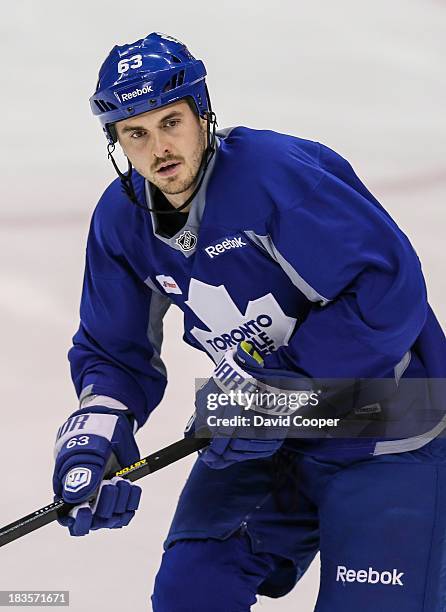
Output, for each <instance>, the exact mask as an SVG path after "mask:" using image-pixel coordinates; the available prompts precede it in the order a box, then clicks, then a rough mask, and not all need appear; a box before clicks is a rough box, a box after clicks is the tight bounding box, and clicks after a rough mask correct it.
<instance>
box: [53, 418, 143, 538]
mask: <svg viewBox="0 0 446 612" xmlns="http://www.w3.org/2000/svg"><path fill="white" fill-rule="evenodd" d="M98 408H99V409H100V407H98V406H95V407H94V411H89V412H87V413H79V412H78V413H74V415H73V416H71V417H70V418H69V419H68V420H67V421H66V422H65V423H64V424H63V425H62V427H61V428H60V429H59V431H58V434H57V439H56V446H55V449H54V455H55V460H56V464H55V468H54V474H53V489H54V493H55V495H56V497H58V498H61V497H62V498H63V499H64V501H66V502H68V503H70V504H75V507H74V508H73V509H72V510H71V511H70V513H69V515H67V516H65V517H60V519H59V523H60V524H62V525H64V526H66V527H68V529H69V531H70V534H71V535H73V536H81V535H86V534H87V533H88V532H89V531H90V530H95V529H100V528H108V529H116V528H119V527H124V526H125V525H128V523H129V522H130V521H131V519H132V518H133V516H134V515H135V511H136V510H137V508H138V505H139V500H140V497H141V489H140V487H138V486H137V485H134V484H132V483H130V482H129V481H127V480H124V479H123V478H119V477H113V478H111V479H104V475H107V474H110V473H113V472H116V471H117V470H119V468H120V467H122V466H127V465H130V464H132V463H134V462H135V461H138V459H139V451H138V447H137V445H136V442H135V438H134V436H133V432H132V428H131V425H130V421H129V420H128V418H127V417H126V416H125V415H124V414H122V415H121V414H110V413H101V412H98V411H97V410H98Z"/></svg>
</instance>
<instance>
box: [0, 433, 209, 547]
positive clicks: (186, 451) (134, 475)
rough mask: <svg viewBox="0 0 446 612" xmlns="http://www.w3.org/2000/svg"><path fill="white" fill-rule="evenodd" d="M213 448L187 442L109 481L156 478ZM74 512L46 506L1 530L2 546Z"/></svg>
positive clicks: (196, 441)
mask: <svg viewBox="0 0 446 612" xmlns="http://www.w3.org/2000/svg"><path fill="white" fill-rule="evenodd" d="M208 444H209V439H207V438H183V439H182V440H178V442H174V443H173V444H170V445H169V446H166V447H165V448H162V449H161V450H159V451H158V452H156V453H152V454H151V455H148V456H147V457H144V458H143V459H140V460H139V461H137V462H136V463H133V464H132V465H129V466H127V467H125V468H123V469H121V470H119V472H115V473H113V474H108V475H107V476H106V478H112V477H113V476H121V477H122V478H125V479H126V480H130V481H131V482H134V481H135V480H139V479H140V478H143V477H144V476H147V474H152V473H153V472H156V471H158V470H160V469H162V468H164V467H166V466H168V465H170V464H171V463H174V462H175V461H178V460H179V459H183V458H184V457H187V456H188V455H190V454H192V453H193V452H195V451H198V450H200V449H202V448H204V447H205V446H207V445H208ZM72 508H73V505H72V504H66V503H65V502H64V501H63V500H62V499H57V500H56V501H54V502H53V503H51V504H48V505H47V506H43V507H42V508H39V510H36V511H35V512H32V513H31V514H27V515H26V516H24V517H22V518H20V519H18V520H17V521H14V522H13V523H10V524H9V525H6V526H5V527H2V528H1V529H0V546H4V545H5V544H8V543H9V542H13V541H14V540H17V539H18V538H21V537H22V536H24V535H26V534H27V533H31V532H32V531H35V530H36V529H39V528H40V527H43V526H44V525H48V524H49V523H52V522H53V521H55V520H56V519H57V518H58V517H59V516H63V515H66V514H68V512H69V511H70V510H71V509H72Z"/></svg>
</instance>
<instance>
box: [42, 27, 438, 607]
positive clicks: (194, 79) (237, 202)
mask: <svg viewBox="0 0 446 612" xmlns="http://www.w3.org/2000/svg"><path fill="white" fill-rule="evenodd" d="M205 75H206V72H205V68H204V65H203V63H202V62H201V61H199V60H196V59H195V58H194V57H193V56H192V55H191V54H190V52H189V51H188V49H187V48H186V47H185V46H184V45H183V44H182V43H180V42H179V41H177V40H175V39H174V38H172V37H170V36H166V35H163V34H158V33H152V34H150V35H148V36H147V37H146V38H143V39H141V40H138V41H136V42H134V43H132V44H128V45H123V46H120V47H114V49H113V50H112V51H111V53H110V55H109V56H108V57H107V59H106V60H105V62H104V64H103V65H102V67H101V70H100V73H99V79H98V83H97V87H96V91H95V93H94V95H93V96H92V98H91V107H92V110H93V113H94V114H95V115H97V116H98V117H99V119H100V122H101V124H102V127H103V130H104V132H105V135H106V137H107V140H108V152H109V157H110V159H111V161H112V162H113V164H114V166H115V168H116V170H117V172H118V174H119V177H118V179H116V180H115V181H114V182H113V183H112V184H111V185H110V186H109V187H108V188H107V189H106V191H105V193H104V195H103V196H102V198H101V200H100V202H99V204H98V206H97V207H96V209H95V211H94V214H93V218H92V222H91V227H90V233H89V237H88V245H87V260H86V269H85V279H84V288H83V295H82V303H81V323H80V327H79V330H78V332H77V333H76V335H75V336H74V341H73V347H72V349H71V350H70V353H69V359H70V363H71V368H72V376H73V381H74V384H75V387H76V391H77V393H78V395H79V400H80V405H79V408H78V410H76V411H75V412H74V413H73V414H72V415H71V417H70V418H69V419H68V420H67V421H66V423H65V424H64V425H62V427H61V429H60V430H59V433H58V438H57V443H56V449H55V456H56V465H55V471H54V479H53V482H54V491H55V493H56V494H57V495H58V496H62V497H63V498H64V499H65V500H67V501H70V502H72V503H76V504H78V505H77V506H76V508H75V510H74V511H73V512H72V513H71V516H69V517H67V518H66V519H64V520H63V523H64V524H65V525H67V526H68V527H69V530H70V533H71V534H72V535H84V534H86V533H88V532H89V531H90V530H94V529H98V528H101V527H108V528H116V527H121V526H123V525H126V524H127V523H128V522H129V521H130V520H131V518H132V516H133V515H134V513H135V510H136V509H137V506H138V502H139V496H140V489H139V488H138V487H137V486H136V485H131V484H130V483H129V482H126V481H123V480H122V479H119V478H114V479H113V480H111V481H107V480H104V479H103V477H104V473H105V472H108V471H109V470H110V469H111V466H112V465H114V466H118V465H121V466H122V465H126V464H129V463H132V462H133V461H134V460H136V459H137V458H138V457H139V454H138V448H137V445H136V442H135V439H134V435H135V433H136V431H137V430H138V429H139V428H140V427H142V426H143V425H144V423H145V422H146V421H147V419H148V417H149V415H150V413H151V412H152V410H153V409H154V408H155V407H156V406H157V404H159V402H160V401H161V398H162V396H163V392H164V389H165V385H166V372H165V367H164V364H163V362H162V360H161V357H160V348H161V341H162V318H163V315H164V314H165V312H166V310H167V308H168V307H169V305H171V304H175V305H176V306H178V307H179V308H180V309H181V310H182V311H183V313H184V336H183V338H184V340H185V341H186V342H187V343H188V344H189V345H191V346H192V347H194V348H197V349H198V350H201V351H204V352H206V353H207V354H208V355H209V357H210V358H211V360H212V361H213V362H214V364H215V365H214V366H213V367H215V371H214V374H213V375H212V374H211V371H210V375H211V378H210V379H209V381H208V382H207V383H206V384H205V385H204V386H203V387H202V388H201V389H200V391H199V392H198V393H197V399H196V411H197V415H198V416H199V417H202V416H203V414H205V413H206V409H207V406H209V398H210V396H211V393H214V392H215V391H216V390H217V389H218V388H221V384H223V383H224V381H223V378H224V377H222V375H221V373H222V371H223V370H224V372H225V373H226V374H228V372H229V373H230V376H229V378H230V380H231V381H232V382H233V383H234V385H235V383H237V385H238V387H239V388H240V387H243V385H244V384H245V382H246V381H247V380H248V379H249V380H250V381H252V380H254V381H257V380H258V381H259V383H258V384H259V385H261V384H267V383H268V380H269V378H268V375H269V373H272V374H274V376H275V377H276V378H275V379H274V380H276V379H277V377H279V379H280V380H281V381H282V382H283V381H284V380H285V381H286V385H285V386H287V385H289V386H290V387H291V388H296V386H297V387H299V384H300V382H301V381H305V384H307V383H308V381H315V380H316V379H327V380H328V379H330V380H331V381H334V382H333V385H332V386H330V384H329V383H327V385H325V387H324V389H323V390H321V389H319V391H320V393H321V394H322V401H323V402H324V401H326V403H327V405H328V406H333V410H334V412H336V411H338V410H340V412H341V413H343V412H344V413H345V414H349V413H353V414H354V415H356V419H357V420H358V421H361V418H362V417H363V416H364V415H366V417H367V421H366V425H367V426H366V429H367V428H369V429H367V431H369V435H362V436H356V437H353V436H352V437H348V436H344V437H342V436H341V437H337V436H335V435H330V434H329V435H324V436H322V435H320V436H319V437H318V436H316V437H313V438H308V439H306V438H305V436H304V437H296V438H293V437H292V436H288V437H287V438H286V439H285V436H284V435H280V434H277V431H276V432H273V433H272V434H271V435H265V436H263V437H262V438H261V439H259V438H256V437H255V436H252V437H249V436H246V435H243V430H240V431H238V429H237V427H234V428H233V431H232V433H233V434H234V435H233V436H231V437H221V436H218V435H217V434H218V431H217V432H216V431H214V432H213V433H214V436H213V439H212V441H211V443H210V445H209V447H208V449H207V450H206V451H205V452H203V453H202V454H201V455H200V457H199V458H198V459H197V461H196V464H195V466H194V468H193V470H192V472H191V475H190V477H189V479H188V481H187V483H186V485H185V488H184V490H183V493H182V495H181V497H180V500H179V504H178V508H177V511H176V514H175V517H174V519H173V523H172V526H171V529H170V532H169V534H168V537H167V540H166V543H165V552H164V556H163V560H162V563H161V567H160V570H159V573H158V575H157V578H156V581H155V589H154V593H153V596H152V604H153V609H154V610H155V612H180V611H181V612H186V611H187V612H200V611H206V612H209V611H210V610H212V612H220V611H221V612H223V611H225V612H226V611H227V612H236V611H246V610H249V609H250V606H251V605H252V604H254V603H255V601H256V596H257V594H265V595H269V596H271V597H280V596H282V595H284V594H286V593H287V592H289V591H290V590H291V589H292V588H293V586H294V585H295V584H296V582H297V581H298V580H299V578H300V577H301V576H302V575H303V573H304V572H305V570H306V569H307V568H308V566H309V564H310V563H311V561H312V559H313V558H314V556H315V555H316V553H317V552H318V551H320V553H321V568H322V570H321V584H320V592H319V597H318V601H317V604H316V610H317V611H318V612H357V611H358V610H361V611H362V612H372V611H373V612H376V611H377V610H380V612H394V611H395V610H397V609H399V610H404V612H422V611H423V612H428V611H429V612H433V611H438V612H439V611H440V610H442V609H443V608H444V604H445V601H446V581H445V579H444V576H445V572H446V560H445V556H444V553H443V549H444V533H445V529H446V444H445V443H444V439H443V438H442V437H441V436H440V434H441V432H442V431H443V429H444V427H445V426H446V418H445V411H444V403H443V401H442V397H441V385H440V386H433V385H432V384H431V383H432V381H437V382H441V381H442V380H443V379H444V378H445V377H446V347H445V345H446V342H445V337H444V335H443V332H442V331H441V328H440V326H439V324H438V322H437V320H436V319H435V316H434V314H433V312H432V310H431V308H430V306H429V304H428V302H427V298H426V289H425V284H424V279H423V275H422V272H421V267H420V262H419V260H418V258H417V256H416V254H415V252H414V250H413V248H412V246H411V245H410V243H409V241H408V239H407V237H406V236H405V235H404V234H403V233H402V232H401V230H400V229H399V228H398V227H397V225H396V224H395V222H394V221H393V220H392V219H391V217H390V216H389V214H388V213H387V212H386V211H385V210H384V209H383V208H382V206H381V205H380V204H379V203H378V202H377V200H376V199H375V198H374V197H373V196H372V195H371V193H370V192H369V191H368V190H367V189H366V188H365V187H364V185H363V184H362V183H361V181H360V180H359V179H358V177H357V176H356V175H355V173H354V171H353V170H352V168H351V166H350V165H349V164H348V162H347V161H345V160H344V159H343V158H342V157H340V156H339V155H338V154H337V153H335V152H334V151H332V150H331V149H329V148H327V147H326V146H324V145H321V144H319V143H316V142H310V141H306V140H302V139H299V138H296V137H293V136H287V135H283V134H278V133H275V132H270V131H256V130H252V129H248V128H244V127H236V128H232V129H228V130H223V131H218V132H217V131H216V120H215V115H214V114H213V112H212V109H211V106H210V100H209V95H208V92H207V89H206V85H205ZM117 142H118V143H119V145H120V146H121V147H122V149H123V151H124V153H125V155H126V156H127V158H128V168H127V169H126V170H125V172H124V171H123V170H122V169H120V168H119V167H118V165H117V164H116V162H115V160H114V157H113V152H114V149H115V145H116V143H117ZM222 364H223V365H222ZM226 374H225V376H226ZM345 379H348V380H354V381H357V380H363V379H368V380H372V379H373V380H383V381H387V383H386V385H387V384H389V385H390V387H388V386H385V390H383V389H382V388H381V387H379V388H378V393H377V396H376V397H375V396H373V393H374V392H375V390H376V387H374V386H373V385H372V389H373V390H374V391H373V393H372V394H371V392H370V385H369V386H368V387H367V385H365V392H364V395H362V393H363V388H362V387H361V388H360V389H359V391H358V388H357V387H355V394H353V393H352V392H350V391H348V394H345V393H344V396H342V395H341V397H343V398H344V399H343V400H342V401H341V402H340V401H333V402H332V403H331V402H330V401H329V398H333V397H335V398H336V397H339V396H338V395H336V392H335V391H333V390H336V381H341V380H345ZM226 380H227V379H226ZM411 380H414V381H418V383H417V384H415V385H413V386H410V385H409V387H408V388H409V389H410V390H411V393H407V392H406V391H405V390H406V389H407V387H405V386H404V384H403V383H404V382H405V381H406V382H408V381H411ZM262 381H263V382H262ZM389 381H390V382H389ZM217 383H218V385H219V386H218V387H216V384H217ZM174 384H175V381H174ZM246 384H247V383H246ZM255 384H257V383H256V382H254V387H255ZM237 385H235V386H237ZM269 388H270V387H269ZM280 388H281V387H280V385H278V386H277V385H276V387H275V389H276V391H277V392H278V391H279V390H280ZM342 388H343V389H344V390H345V387H342ZM347 389H350V388H349V387H347ZM361 389H362V390H361ZM353 396H354V397H353ZM351 397H353V399H351ZM366 397H367V401H365V398H366ZM346 408H348V409H349V412H348V411H346ZM247 412H249V411H247ZM351 423H352V424H355V423H356V421H355V420H354V419H353V420H352V421H351ZM245 433H246V432H245ZM95 491H97V496H96V501H95V502H94V503H89V502H88V501H87V500H88V499H90V498H91V496H92V494H93V493H94V492H95ZM173 587H174V588H173Z"/></svg>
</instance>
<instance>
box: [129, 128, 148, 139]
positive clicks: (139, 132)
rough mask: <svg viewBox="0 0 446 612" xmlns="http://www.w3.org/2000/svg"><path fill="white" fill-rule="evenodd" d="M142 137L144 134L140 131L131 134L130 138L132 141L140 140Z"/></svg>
mask: <svg viewBox="0 0 446 612" xmlns="http://www.w3.org/2000/svg"><path fill="white" fill-rule="evenodd" d="M144 135H145V132H143V131H142V130H139V131H136V132H132V134H131V136H130V138H133V139H137V138H142V137H143V136H144Z"/></svg>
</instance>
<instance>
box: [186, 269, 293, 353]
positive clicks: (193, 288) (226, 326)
mask: <svg viewBox="0 0 446 612" xmlns="http://www.w3.org/2000/svg"><path fill="white" fill-rule="evenodd" d="M186 304H187V305H188V306H189V308H190V309H191V310H192V311H193V312H194V313H195V314H196V316H197V317H198V318H199V319H200V320H201V321H203V323H204V324H205V325H206V327H208V329H209V330H210V331H205V330H203V329H200V328H198V327H194V328H192V329H191V334H192V335H193V336H194V337H195V338H196V339H197V340H198V342H199V343H200V344H201V345H202V346H203V348H204V349H205V350H206V352H207V353H208V354H209V355H210V356H211V357H212V359H213V360H214V361H218V360H219V359H220V357H221V355H222V353H224V352H225V351H227V350H228V349H229V348H231V347H234V348H235V347H236V346H237V344H238V343H239V342H241V341H242V340H250V341H251V342H252V343H253V344H254V345H255V346H256V347H257V348H258V349H259V350H260V351H261V352H262V353H263V354H268V353H271V352H272V351H275V350H276V349H277V348H278V347H279V346H283V345H285V344H288V340H289V339H290V336H291V334H292V333H293V330H294V328H295V326H296V319H295V318H293V317H288V316H287V315H286V314H285V313H284V312H283V310H282V308H281V307H280V305H279V304H278V302H277V300H276V298H275V297H274V296H273V295H272V294H271V293H267V294H266V295H264V296H262V297H261V298H258V299H256V300H251V301H249V302H248V306H247V308H246V312H245V313H244V314H243V313H242V312H240V310H239V309H238V308H237V306H236V304H235V303H234V301H233V299H232V298H231V296H230V295H229V293H228V291H227V289H226V287H225V286H224V285H219V286H218V287H215V286H214V285H208V284H206V283H203V282H201V281H199V280H197V279H195V278H193V279H192V280H191V283H190V286H189V297H188V300H187V301H186Z"/></svg>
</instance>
